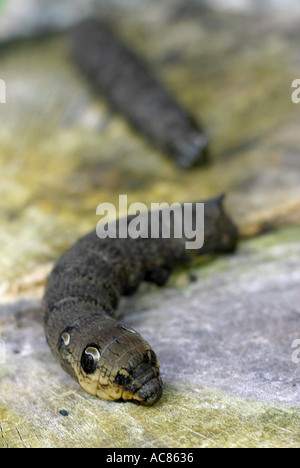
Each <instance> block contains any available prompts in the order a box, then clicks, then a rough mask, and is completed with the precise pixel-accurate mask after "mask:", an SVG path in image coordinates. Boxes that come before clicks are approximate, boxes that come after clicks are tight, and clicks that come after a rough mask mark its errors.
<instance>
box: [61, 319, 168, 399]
mask: <svg viewBox="0 0 300 468" xmlns="http://www.w3.org/2000/svg"><path fill="white" fill-rule="evenodd" d="M62 339H65V342H66V346H70V345H71V340H72V338H71V337H70V335H68V336H67V335H62ZM72 354H73V357H74V353H72ZM75 354H76V356H77V357H76V359H72V362H70V363H71V364H72V367H73V371H74V373H75V374H76V377H77V379H78V382H79V383H80V385H81V386H82V387H83V388H84V389H85V390H86V391H87V392H88V393H90V394H92V395H95V396H97V397H99V398H103V399H105V400H115V401H116V400H117V401H131V402H133V403H136V404H140V405H145V406H152V405H154V404H155V403H156V402H157V401H158V400H159V399H160V397H161V395H162V380H161V377H160V370H159V362H158V359H157V357H156V354H155V353H154V351H153V350H152V349H151V347H150V345H149V344H148V343H147V342H146V341H145V340H144V339H143V338H142V337H141V335H140V334H139V333H137V332H136V331H135V330H133V329H132V328H130V327H127V326H125V325H122V324H120V323H117V322H115V321H114V320H108V324H106V325H105V326H104V327H102V328H101V330H99V332H98V336H97V334H96V333H95V332H94V331H93V333H92V337H90V340H89V341H88V342H87V340H85V342H84V343H83V341H82V340H81V349H80V350H78V349H77V350H76V352H75Z"/></svg>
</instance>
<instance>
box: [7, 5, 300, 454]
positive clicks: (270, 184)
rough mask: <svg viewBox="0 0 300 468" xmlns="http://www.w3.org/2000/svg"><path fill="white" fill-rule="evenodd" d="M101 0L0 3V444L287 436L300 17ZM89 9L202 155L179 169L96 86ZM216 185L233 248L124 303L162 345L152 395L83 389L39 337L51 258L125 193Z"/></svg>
mask: <svg viewBox="0 0 300 468" xmlns="http://www.w3.org/2000/svg"><path fill="white" fill-rule="evenodd" d="M107 3H108V2H103V1H102V2H100V1H96V2H90V3H89V2H84V10H85V11H84V13H83V2H81V1H75V0H72V2H71V1H66V0H64V1H60V2H56V1H53V0H52V1H51V2H50V1H46V0H44V1H41V0H39V1H33V0H31V1H29V0H28V1H24V0H22V2H20V1H18V0H11V1H10V2H9V3H7V4H6V5H4V9H3V10H2V15H1V16H0V31H1V33H0V38H1V43H2V47H1V57H0V78H1V79H5V81H6V84H7V104H5V105H0V121H1V125H0V139H1V153H0V165H1V172H0V174H1V175H0V177H1V184H0V222H1V227H2V229H1V230H0V252H1V263H0V293H1V298H0V303H1V305H0V339H1V340H2V345H3V343H4V345H5V348H6V363H2V364H0V446H1V447H2V446H3V447H7V446H8V447H24V446H26V447H29V446H32V447H48V446H50V447H63V446H67V447H75V446H84V447H90V446H99V447H165V446H167V447H198V446H204V447H215V446H218V447H220V446H226V447H250V446H251V447H252V446H266V447H274V446H275V447H276V446H290V447H297V446H299V444H300V440H299V427H300V426H299V419H300V410H299V384H300V371H299V364H298V365H297V364H295V363H293V362H292V353H293V351H294V350H293V348H292V342H293V341H294V340H295V339H300V332H299V320H300V317H299V313H300V309H299V303H300V301H299V277H300V270H299V251H300V243H299V233H300V228H299V220H300V188H299V187H300V186H299V170H300V158H299V142H300V139H299V124H300V113H299V112H300V111H299V109H300V108H299V107H298V106H297V105H295V104H293V103H292V101H291V93H292V89H291V83H292V81H293V80H294V79H295V78H299V77H300V60H299V48H298V44H299V22H300V19H299V16H298V14H297V12H295V11H294V10H292V6H290V8H289V10H288V9H286V11H285V12H284V14H283V13H282V12H281V11H280V12H278V11H277V10H276V9H275V8H274V6H272V7H271V6H270V5H271V4H270V2H268V3H269V5H268V8H269V9H268V10H266V11H267V15H266V14H264V9H263V11H258V9H257V6H258V2H246V1H245V2H233V1H232V2H230V3H231V8H229V9H228V8H225V9H224V8H223V7H224V4H225V3H227V6H228V2H219V1H218V2H214V4H215V5H216V6H217V7H218V8H216V9H214V10H209V9H208V8H207V7H205V5H204V3H203V2H199V1H194V2H185V1H183V0H172V1H171V0H170V1H168V0H167V1H166V0H164V1H154V0H152V1H143V2H141V1H133V0H132V1H122V2H121V1H119V2H118V1H113V2H109V8H108V6H107ZM221 3H222V5H220V4H221ZM263 3H264V2H260V5H263ZM275 3H276V2H275ZM210 4H211V2H210ZM234 4H235V5H234ZM236 4H238V6H242V7H243V8H236ZM264 5H265V7H266V6H267V4H266V3H264ZM220 6H222V8H220V9H219V7H220ZM225 6H226V5H225ZM92 11H93V12H94V11H97V13H98V14H99V15H100V16H101V17H105V18H106V19H107V21H109V22H110V23H111V24H112V25H113V27H114V28H115V29H116V31H117V32H118V34H119V35H120V36H121V37H123V38H124V40H126V41H127V42H128V43H129V44H131V46H132V48H133V49H135V50H136V51H137V52H138V53H140V54H141V55H142V56H143V57H144V58H145V60H147V61H148V63H149V65H150V66H151V68H152V69H153V71H154V72H155V73H156V74H157V76H158V77H159V78H160V79H161V80H162V81H163V82H164V83H165V84H166V85H167V86H168V87H169V88H170V89H171V90H172V91H173V93H174V94H175V95H176V96H177V98H178V99H179V100H180V102H182V103H183V104H184V105H185V106H186V107H188V108H189V109H190V110H191V111H192V112H193V113H194V115H195V117H196V118H197V119H199V120H200V121H201V122H202V123H203V125H204V127H205V128H206V130H207V133H208V134H209V136H210V139H211V145H210V146H211V165H210V166H209V167H206V168H197V169H193V170H191V171H187V172H182V171H179V170H178V169H177V168H175V167H174V166H173V164H172V162H171V161H170V160H169V159H168V158H167V157H165V155H163V154H161V153H160V152H158V151H157V150H155V149H154V148H152V147H151V145H149V144H148V143H147V142H145V141H144V140H143V138H142V137H141V136H140V135H138V134H136V133H135V132H134V131H133V130H132V129H131V128H130V126H129V125H128V124H127V122H126V121H125V120H124V119H123V118H122V117H120V116H119V115H117V114H115V113H113V112H112V111H111V109H110V108H109V107H108V106H107V104H106V102H105V101H104V100H103V98H102V97H99V96H95V95H93V94H92V93H91V92H90V90H89V88H88V86H87V85H86V83H85V81H84V79H83V78H82V77H81V76H80V75H78V73H77V71H76V69H75V67H74V66H73V64H72V63H71V61H70V59H69V38H68V33H67V31H66V30H65V28H66V27H67V26H70V25H71V24H73V23H74V22H75V21H76V20H77V19H78V18H80V17H81V16H82V15H83V14H87V13H90V12H92ZM50 32H51V34H49V33H50ZM45 33H47V34H45ZM16 38H18V40H17V41H16ZM221 192H226V193H227V208H228V210H229V211H230V213H231V215H232V216H233V218H234V219H235V221H236V222H237V224H238V225H239V228H240V231H241V233H242V237H243V241H242V242H241V245H240V249H239V251H238V252H237V254H236V255H234V256H225V257H221V258H211V259H205V261H203V262H200V263H199V264H195V265H193V266H192V267H191V268H190V269H187V270H180V271H177V272H176V273H175V274H174V275H173V277H172V278H171V280H170V282H169V284H168V286H167V287H166V288H164V289H158V288H156V287H154V286H149V285H143V286H142V287H141V289H140V291H139V293H138V294H137V295H136V296H134V297H133V298H130V299H129V300H124V301H123V302H122V306H121V311H122V312H123V313H124V314H126V318H127V320H128V322H129V323H130V324H131V325H132V326H134V327H135V328H137V329H138V330H139V331H140V332H141V333H142V334H143V335H144V336H145V338H146V339H147V340H149V341H150V343H151V344H152V345H153V348H154V349H155V351H156V352H157V354H158V356H159V359H160V362H161V368H162V375H163V379H164V382H165V393H164V396H163V398H162V400H161V401H160V402H159V403H158V404H157V405H156V406H155V407H153V408H140V407H135V406H133V405H130V404H114V403H112V404H111V403H107V402H104V401H100V400H97V399H95V398H93V397H91V396H90V395H87V394H86V393H85V392H84V391H82V390H81V389H80V388H79V386H78V384H77V383H76V382H75V381H72V380H71V379H70V378H69V376H68V375H66V374H65V373H64V372H63V371H62V370H61V369H60V368H59V366H58V365H57V364H56V362H55V360H54V358H53V357H52V355H51V353H50V350H49V349H48V347H47V345H46V342H45V338H44V334H43V328H42V317H41V311H40V301H41V297H42V294H43V287H44V283H45V279H46V277H47V274H48V272H49V271H50V268H51V266H52V265H53V262H54V261H55V259H56V258H57V257H58V256H59V254H60V253H61V252H62V251H63V250H64V249H65V248H67V247H68V246H69V245H71V244H72V243H73V242H74V241H75V240H76V239H77V238H78V237H79V236H80V235H82V234H85V233H86V232H87V231H89V230H91V229H93V228H94V227H95V225H96V223H97V221H98V219H97V217H96V215H95V210H96V207H97V205H98V204H99V203H100V202H103V201H104V202H105V201H110V202H114V203H117V202H118V195H119V194H124V193H126V194H128V201H129V203H131V202H135V201H139V202H143V203H146V204H148V205H149V204H150V203H151V202H157V201H159V202H161V201H166V202H173V201H190V200H195V199H203V198H206V197H210V196H215V195H217V194H219V193H221ZM61 409H66V410H67V411H68V412H69V416H68V417H63V416H61V414H60V413H59V411H60V410H61Z"/></svg>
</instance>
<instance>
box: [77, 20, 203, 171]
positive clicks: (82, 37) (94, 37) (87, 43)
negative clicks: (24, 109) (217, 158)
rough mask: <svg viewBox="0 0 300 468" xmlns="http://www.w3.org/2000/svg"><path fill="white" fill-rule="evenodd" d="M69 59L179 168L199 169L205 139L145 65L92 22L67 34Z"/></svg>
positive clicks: (109, 33) (103, 29)
mask: <svg viewBox="0 0 300 468" xmlns="http://www.w3.org/2000/svg"><path fill="white" fill-rule="evenodd" d="M71 43H72V46H71V57H72V59H73V61H74V63H76V64H77V66H78V67H79V69H80V70H81V72H82V73H83V74H84V75H85V76H86V77H87V78H88V80H89V81H90V83H91V84H92V86H93V88H94V89H95V90H96V91H97V92H98V91H100V92H101V93H102V94H103V96H104V97H105V98H106V99H107V100H108V102H109V103H110V104H111V105H112V107H113V108H115V109H117V110H118V111H120V112H121V113H122V114H123V115H125V116H126V117H127V119H128V121H130V122H131V124H132V125H133V126H134V127H135V128H136V129H137V130H138V131H140V132H141V133H142V134H143V135H145V136H146V137H147V138H148V140H149V141H151V142H152V143H153V144H154V145H155V146H157V147H158V148H160V149H161V150H162V151H163V152H165V153H166V154H169V155H170V156H171V157H172V158H173V160H174V161H175V163H176V164H177V165H178V167H180V168H190V167H192V166H195V165H200V164H204V163H205V162H206V161H207V159H208V152H207V146H208V139H207V137H206V135H205V134H204V133H203V131H202V129H201V128H200V125H199V124H198V123H197V122H196V121H195V119H194V117H193V116H191V115H190V113H189V112H188V111H187V110H185V109H184V108H183V107H182V106H181V105H180V104H179V103H178V102H177V100H176V99H175V98H174V97H173V96H172V95H171V93H169V92H168V91H167V90H166V89H165V88H164V87H163V86H162V85H161V83H160V82H158V80H157V79H156V78H155V77H154V76H153V75H152V74H151V73H150V72H149V70H148V68H147V66H146V64H145V63H144V62H143V61H142V60H141V58H140V57H138V56H137V55H135V54H134V53H133V52H132V51H131V50H130V49H129V48H128V47H126V46H125V45H124V44H123V43H121V42H120V41H119V40H118V39H117V38H116V37H115V36H114V35H113V34H112V32H111V31H110V30H109V29H108V27H107V26H104V25H103V24H101V23H100V22H99V21H97V20H93V19H89V20H85V21H83V22H82V23H80V24H79V25H77V26H76V27H75V28H74V30H73V34H72V41H71Z"/></svg>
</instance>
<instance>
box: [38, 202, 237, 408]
mask: <svg viewBox="0 0 300 468" xmlns="http://www.w3.org/2000/svg"><path fill="white" fill-rule="evenodd" d="M222 202H223V198H218V199H216V200H210V201H207V202H205V204H204V207H205V231H204V246H203V247H202V248H201V249H200V250H187V249H186V244H185V241H186V239H185V237H184V236H182V237H181V238H175V237H174V232H173V231H174V229H173V225H171V235H170V238H163V237H162V235H161V232H160V236H159V238H157V239H151V238H148V239H147V238H141V237H138V238H136V239H132V238H115V239H110V238H107V239H99V237H98V236H97V234H96V232H95V231H93V232H91V233H90V234H88V235H86V236H85V237H83V238H82V239H80V240H79V241H78V242H77V243H76V244H75V245H74V246H73V247H72V248H71V249H69V250H68V251H67V252H66V253H64V254H63V255H62V257H61V258H60V259H59V260H58V262H57V264H56V265H55V267H54V269H53V271H52V273H51V275H50V277H49V280H48V283H47V287H46V291H45V296H44V322H45V333H46V338H47V342H48V343H49V346H50V348H51V350H52V352H53V354H54V355H55V356H56V358H57V360H58V362H59V363H60V364H61V365H62V367H63V368H64V369H65V370H66V371H67V372H68V373H69V374H71V375H72V376H73V377H75V378H76V379H77V380H78V382H79V383H80V385H81V386H82V387H83V388H84V389H85V390H86V391H87V392H89V393H91V394H92V395H96V396H98V397H100V398H104V399H106V400H124V401H125V400H131V401H133V402H135V403H139V404H143V405H148V406H150V405H153V404H154V403H155V402H156V401H157V400H158V399H159V398H160V397H161V395H162V381H161V377H160V370H159V362H158V359H157V357H156V354H155V353H154V351H153V350H152V349H151V347H150V345H149V344H148V343H147V342H146V341H145V340H144V339H143V338H142V337H141V336H140V335H139V334H138V333H137V332H136V331H134V330H133V329H131V328H129V327H127V326H126V325H124V324H122V323H120V322H118V321H117V320H116V319H115V318H114V315H115V310H116V308H117V305H118V301H119V298H120V296H121V295H129V294H132V293H133V292H135V291H136V290H137V288H138V286H139V284H140V283H141V282H142V281H143V280H144V281H150V282H153V283H156V284H157V285H164V284H165V283H166V281H167V279H168V277H169V275H170V273H171V271H172V270H173V269H174V268H175V267H176V266H177V265H181V264H185V263H187V262H189V261H191V260H192V259H193V258H194V257H195V256H197V255H202V254H207V253H210V252H228V251H232V250H233V249H234V248H235V246H236V242H237V230H236V227H235V226H234V224H233V222H232V221H231V219H230V218H229V217H228V216H227V215H226V213H225V211H224V209H223V203H222ZM195 211H196V204H193V216H194V217H195ZM134 218H135V217H128V218H124V219H125V223H126V224H128V223H129V222H130V221H132V219H134ZM124 219H123V220H122V222H124ZM147 220H148V221H149V220H150V215H149V219H148V218H147ZM108 226H109V225H108ZM117 227H118V228H119V227H120V220H119V222H118V224H117Z"/></svg>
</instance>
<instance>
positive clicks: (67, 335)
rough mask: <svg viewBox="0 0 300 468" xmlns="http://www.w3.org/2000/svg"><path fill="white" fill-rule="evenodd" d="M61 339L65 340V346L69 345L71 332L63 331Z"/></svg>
mask: <svg viewBox="0 0 300 468" xmlns="http://www.w3.org/2000/svg"><path fill="white" fill-rule="evenodd" d="M61 339H62V340H63V342H64V345H65V346H68V345H69V344H70V340H71V337H70V335H69V333H67V332H65V333H63V334H62V335H61Z"/></svg>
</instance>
